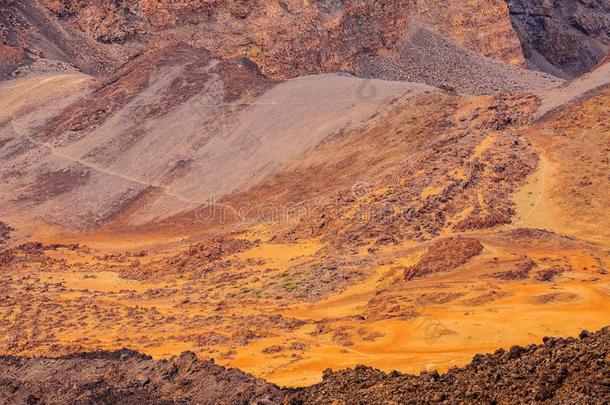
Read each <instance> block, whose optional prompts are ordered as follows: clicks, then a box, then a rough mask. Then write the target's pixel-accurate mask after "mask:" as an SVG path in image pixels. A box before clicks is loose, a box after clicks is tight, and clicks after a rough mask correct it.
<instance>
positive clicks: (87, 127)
mask: <svg viewBox="0 0 610 405" xmlns="http://www.w3.org/2000/svg"><path fill="white" fill-rule="evenodd" d="M9 3H10V4H9ZM41 4H44V6H45V7H47V9H48V10H50V11H45V9H43V8H42V5H41ZM432 6H434V7H432ZM492 6H498V7H493V8H492ZM3 7H5V8H6V10H8V12H7V13H6V14H5V15H3V18H5V19H4V20H3V31H2V32H3V33H4V34H3V35H5V36H4V38H5V42H6V43H7V44H6V46H7V47H10V48H11V49H10V52H6V53H2V55H8V56H10V58H13V56H11V55H15V52H20V50H21V51H23V52H25V53H23V54H22V55H26V59H27V60H26V59H23V60H22V62H15V63H13V60H16V59H15V58H13V59H10V61H11V62H10V63H7V64H3V67H5V69H4V70H3V72H4V73H6V77H7V78H8V77H11V79H10V80H6V81H4V82H2V83H0V107H1V108H0V179H1V181H2V188H1V189H0V215H2V224H6V225H2V227H0V238H1V240H2V242H3V245H2V246H1V247H0V273H2V274H3V277H0V313H1V314H2V322H0V352H1V353H2V354H6V355H22V356H48V355H53V356H56V355H68V354H70V353H75V352H82V351H89V350H94V349H105V350H116V349H119V348H121V347H130V348H132V349H135V350H138V351H141V352H144V353H149V354H151V355H153V356H155V357H160V358H166V357H171V356H173V355H177V354H178V353H180V352H182V351H185V350H191V351H194V352H196V353H197V355H200V356H202V357H209V356H213V357H214V358H216V359H217V361H218V362H219V363H220V364H222V365H225V366H231V367H238V368H240V369H242V370H244V371H246V372H249V373H252V374H253V375H256V376H257V377H263V378H265V379H266V380H268V381H271V382H273V383H278V384H282V385H286V386H305V385H309V384H313V383H318V382H320V377H321V373H322V370H324V369H326V368H328V367H329V366H332V367H335V368H337V367H339V368H345V367H354V366H355V365H357V364H367V365H371V366H374V367H377V368H380V369H383V370H385V371H388V372H389V371H390V370H392V369H397V370H400V371H401V372H412V373H418V372H420V371H421V370H432V369H438V370H440V371H443V370H448V369H450V368H451V367H453V366H456V365H463V364H466V363H467V362H468V360H469V359H470V358H471V357H472V355H474V354H475V353H477V352H488V351H491V350H495V349H496V348H497V347H504V348H509V347H511V346H512V345H514V344H529V343H531V342H532V341H537V340H538V339H540V338H542V337H543V336H547V335H557V336H567V335H575V334H577V333H578V332H579V331H580V330H581V329H589V330H591V329H599V328H601V327H603V326H605V325H608V324H610V317H609V314H610V312H609V311H608V309H609V307H608V305H609V302H610V300H609V299H608V297H610V288H609V285H610V284H609V282H610V278H609V277H610V276H609V275H608V266H610V257H609V252H608V246H609V243H610V235H609V234H608V229H610V223H609V222H608V221H609V219H608V215H607V213H608V210H607V196H606V194H607V189H608V186H610V184H608V181H609V179H608V176H607V173H608V172H609V170H610V167H609V165H610V161H609V159H608V142H609V141H610V139H609V134H610V129H609V128H608V122H609V119H608V117H609V113H608V111H609V108H610V104H609V102H610V101H609V100H610V90H609V88H608V85H609V82H608V80H609V79H608V78H609V77H610V75H609V74H608V69H610V64H608V63H605V64H603V63H602V64H600V66H598V67H597V68H596V69H595V70H593V71H592V72H590V73H589V74H588V75H585V76H582V77H579V78H578V79H576V80H574V81H571V82H568V83H564V82H563V81H562V80H559V79H556V78H553V77H551V76H549V75H546V74H541V73H540V72H533V71H530V70H526V69H523V68H520V67H519V66H518V65H520V64H521V63H522V61H523V60H522V59H521V54H520V50H519V47H515V46H514V45H515V43H514V39H516V38H517V36H516V34H515V33H514V31H512V30H511V29H510V24H509V20H508V11H507V9H506V7H505V6H504V3H502V2H495V1H485V2H481V1H460V2H451V4H449V5H447V3H446V2H434V1H425V2H412V3H411V2H406V3H405V2H393V1H389V2H355V1H345V2H341V1H337V2H306V3H303V2H297V1H283V2H279V1H273V0H269V1H259V2H223V1H218V2H216V1H205V2H196V3H195V2H190V1H186V2H179V3H176V2H148V1H134V2H101V1H99V2H73V1H61V2H56V1H44V2H42V3H38V2H35V1H33V0H28V1H24V2H19V3H17V2H4V3H3ZM51 13H53V14H51ZM5 16H6V17H5ZM45 19H51V20H49V21H53V23H52V24H50V25H49V27H50V28H49V30H51V31H44V30H43V28H44V27H45V26H46V25H45V24H43V23H41V21H46V20H45ZM288 22H290V23H288ZM478 23H481V24H480V25H477V24H478ZM498 26H499V27H500V28H499V29H498V28H496V27H498ZM507 27H508V28H507ZM62 30H66V31H65V32H70V30H77V31H78V32H79V33H80V34H79V35H78V36H75V37H74V38H76V39H74V38H72V39H66V38H64V37H62V36H60V33H62V32H63V31H62ZM479 32H480V33H481V34H478V33H479ZM496 33H497V35H495V34H496ZM43 34H44V35H43ZM548 35H551V36H552V35H555V34H552V32H549V33H548ZM81 40H82V41H81ZM70 41H72V42H70ZM9 42H10V43H9ZM55 42H57V44H55ZM89 43H91V44H92V45H91V46H92V48H91V49H93V50H94V51H93V52H92V54H93V56H92V57H89V56H87V55H85V54H86V52H83V53H82V54H81V53H78V52H77V54H73V53H72V51H77V50H78V49H79V47H80V48H83V47H84V45H86V44H89ZM40 44H42V45H40ZM53 44H55V45H53ZM60 45H61V46H60ZM47 48H48V49H52V50H57V49H59V50H63V51H62V52H59V51H57V52H55V51H53V52H50V51H45V49H47ZM98 50H99V52H98ZM473 50H475V51H480V52H484V53H485V54H487V55H491V56H494V57H495V59H491V58H489V57H486V56H484V55H482V54H478V53H475V52H473ZM515 50H516V51H515ZM104 52H108V54H105V53H104ZM32 55H38V56H36V57H32ZM83 55H84V56H83ZM37 58H38V59H37ZM593 59H595V58H592V59H588V60H590V61H592V60H593ZM6 60H9V59H8V58H7V59H6ZM53 60H56V61H60V62H62V64H60V65H57V64H55V65H49V64H48V63H51V62H50V61H53ZM33 61H34V62H33ZM98 61H99V62H100V64H98ZM502 61H504V62H507V61H508V62H511V63H512V64H513V66H508V65H507V64H504V63H501V62H502ZM102 62H103V63H102ZM64 63H65V64H70V66H68V65H65V64H64ZM587 63H588V62H587ZM514 65H517V66H514ZM76 68H78V69H76ZM15 69H17V70H15ZM74 69H76V70H74ZM339 70H344V71H348V72H351V73H346V72H337V71H339ZM329 71H330V72H332V73H327V72H329ZM106 72H107V74H106ZM13 73H15V74H14V75H13ZM304 73H315V74H310V75H303V74H304ZM353 74H354V75H353ZM356 75H360V76H365V77H358V76H356ZM13 76H15V77H13ZM380 78H383V79H391V80H381V79H380ZM405 80H412V81H417V82H418V83H413V82H407V81H405ZM9 237H10V238H9ZM602 336H603V334H602ZM124 354H125V353H124ZM96 356H97V358H98V359H99V360H100V362H101V363H96V366H97V365H99V366H102V367H107V362H106V360H108V359H110V360H111V362H113V367H114V366H116V367H121V366H120V365H117V364H118V363H120V362H121V361H120V356H121V355H120V354H119V355H104V354H98V355H94V356H92V357H96ZM117 356H118V357H119V360H116V357H117ZM86 357H87V356H84V357H83V356H81V357H80V358H81V360H83V363H79V364H82V365H83V367H85V366H86V364H87V361H86ZM186 357H187V360H188V361H191V360H192V361H193V362H195V361H194V359H192V356H186ZM499 357H500V356H499V355H498V358H499ZM77 358H79V357H77ZM189 359H190V360H189ZM115 360H116V361H115ZM123 360H125V362H126V363H127V364H128V365H133V366H134V367H136V366H137V367H139V366H140V365H143V367H146V366H150V367H153V361H152V360H149V359H145V358H142V357H141V356H137V355H133V354H132V353H126V354H125V355H124V356H123ZM10 361H14V362H16V364H27V363H28V361H29V360H25V359H11V360H10ZM49 361H50V360H49ZM62 361H68V362H69V361H71V360H69V359H68V360H66V359H64V360H62ZM79 361H80V360H79ZM172 361H173V362H175V361H176V360H175V359H174V360H172ZM587 361H589V360H587ZM20 362H23V363H20ZM51 363H53V361H50V363H49V364H51ZM60 363H61V361H60ZM143 363H145V364H143ZM170 363H171V362H170ZM170 363H163V364H164V365H163V366H162V367H168V369H173V367H171V364H170ZM195 363H196V362H195ZM13 364H15V363H13ZM53 364H55V365H57V364H58V363H53ZM53 364H51V366H52V367H54V366H53ZM155 364H156V363H155ZM197 364H199V366H201V367H202V368H203V370H204V373H207V371H206V370H208V369H210V368H211V370H212V372H213V373H218V374H217V375H225V372H224V371H223V370H222V369H221V368H220V367H216V366H214V367H212V366H210V365H209V364H208V363H205V364H204V365H201V364H200V363H197ZM513 365H514V364H513ZM59 366H60V367H61V366H62V365H61V364H59ZM601 366H604V367H605V365H604V364H601V365H600V367H601ZM52 367H51V368H50V369H49V370H51V371H49V370H47V371H48V372H49V373H51V372H54V369H52ZM193 367H195V366H193ZM197 367H198V366H197ZM195 368H196V367H195ZM361 371H362V370H361ZM109 373H110V374H112V373H111V372H110V371H109ZM355 373H356V374H358V372H355ZM128 374H129V375H130V376H132V377H134V378H135V379H136V380H135V382H136V383H137V382H138V381H139V380H138V378H139V374H137V375H136V374H133V373H131V372H130V373H128ZM348 374H349V373H348ZM47 375H48V374H47ZM112 375H114V376H115V377H116V375H117V374H112ZM231 375H232V376H233V377H231V378H235V379H236V380H237V381H238V382H239V383H240V384H244V386H252V385H254V386H257V387H260V388H261V390H262V391H261V392H262V394H263V395H270V396H271V397H272V398H276V397H275V396H274V395H276V394H277V395H280V397H281V396H282V395H284V394H282V393H278V392H279V391H277V390H276V388H274V387H269V386H268V385H267V384H265V383H262V382H260V381H258V382H256V381H253V379H251V378H249V377H245V376H243V375H242V374H240V373H237V372H236V373H233V374H231ZM364 375H365V377H364V378H365V379H370V380H371V381H380V380H386V379H390V380H392V379H393V378H394V377H393V376H390V377H386V376H384V375H383V374H381V373H378V372H369V371H366V372H364ZM451 375H453V374H450V376H451ZM327 376H328V373H327ZM73 377H74V378H76V377H77V376H73ZM115 377H113V378H115ZM433 377H434V376H433ZM71 378H72V377H71ZM146 378H148V379H149V382H148V383H146V382H145V381H146V380H145V379H143V380H141V381H140V382H141V383H142V385H141V387H144V388H142V389H143V390H144V391H138V393H136V394H134V395H136V396H135V397H134V398H136V399H138V400H140V399H145V398H150V397H151V396H152V395H153V394H152V393H153V391H148V390H149V389H150V390H152V389H153V386H154V385H155V384H157V383H158V384H164V382H163V381H165V380H164V379H163V377H162V376H161V375H158V374H155V375H154V376H147V377H146ZM197 378H206V377H204V376H200V377H197ZM341 378H342V377H340V378H339V379H341ZM448 378H450V379H451V378H453V377H448ZM579 378H580V377H579ZM433 379H437V378H436V377H434V378H433ZM161 380H163V381H161ZM406 380H409V378H402V377H400V379H399V381H400V384H409V383H408V382H405V381H406ZM96 381H97V380H96ZM112 381H114V380H112ZM151 381H152V382H154V384H151V383H150V382H151ZM185 381H191V380H190V377H187V379H186V380H185ZM205 381H208V380H205ZM455 381H461V380H459V379H457V380H455ZM217 382H218V381H217ZM327 382H328V381H327ZM330 382H331V387H330V388H329V389H330V391H331V392H330V393H329V391H327V390H326V388H325V386H324V385H323V386H320V387H318V388H319V389H320V391H319V392H318V394H319V395H320V397H321V398H326V397H330V396H333V395H334V394H333V395H331V394H332V390H333V389H334V388H332V385H335V384H340V381H337V380H334V382H333V380H332V379H331V381H330ZM390 382H391V381H390ZM112 383H113V384H114V382H112ZM117 384H118V383H117ZM219 384H220V385H219V386H218V393H220V394H219V395H222V393H223V392H224V390H225V388H226V385H224V384H223V383H222V382H219ZM365 384H366V383H363V386H364V385H365ZM414 384H418V383H414ZM431 384H432V382H431ZM356 385H357V384H356ZM556 385H559V382H557V384H556ZM602 385H603V384H602ZM541 386H542V385H541ZM101 387H102V388H100V389H101V390H102V391H103V392H98V391H96V393H94V394H93V395H98V394H99V395H102V397H103V398H106V397H104V395H111V394H108V390H107V388H108V386H107V385H104V384H102V385H101ZM326 387H328V386H326ZM367 387H368V386H367ZM375 387H377V385H375V386H374V387H371V389H372V390H373V391H374V389H376V388H375ZM566 387H571V386H570V385H569V384H568V385H566ZM596 387H597V386H596ZM13 388H14V386H13ZM171 388H172V389H174V388H175V387H173V386H172V387H171ZM437 388H438V389H439V390H440V391H442V390H443V389H444V388H442V387H437ZM552 388H556V386H555V385H553V387H552ZM397 390H400V388H397ZM566 390H568V389H566ZM314 391H315V390H314ZM314 391H312V392H314ZM458 391H459V390H458ZM475 391H476V392H478V391H480V390H479V389H478V388H474V387H473V392H475ZM551 391H552V390H551V389H550V388H549V391H548V392H547V394H548V395H558V396H559V397H561V395H565V397H566V398H568V397H569V398H576V397H571V396H569V395H578V394H577V393H575V390H573V389H569V390H568V391H569V392H565V393H564V392H561V389H559V390H555V391H553V393H552V394H549V393H550V392H551ZM70 392H73V391H70ZM87 392H88V391H87ZM121 392H123V391H121ZM476 392H475V393H476ZM576 392H577V391H576ZM591 392H594V391H593V388H591ZM595 392H597V391H595ZM293 393H294V392H293ZM43 394H44V392H40V391H38V392H37V393H35V394H33V395H34V396H42V395H43ZM301 394H302V395H304V397H303V398H311V399H308V400H312V401H313V400H315V398H316V397H315V396H313V397H306V395H307V394H306V393H303V392H301ZM318 394H315V395H318ZM385 394H388V395H397V398H398V395H399V394H396V393H395V392H392V393H389V392H385V391H384V392H379V393H378V394H377V393H374V392H373V393H372V394H371V395H373V396H372V397H373V398H377V397H375V395H380V396H381V395H385ZM538 394H539V393H535V394H532V395H538ZM547 394H544V393H540V395H542V396H544V395H547ZM9 395H10V394H9ZM23 395H26V392H23ZM27 395H29V393H27ZM85 395H88V394H85ZM121 395H122V394H121ZM137 395H143V396H137ZM163 395H165V394H163ZM244 395H246V397H244V398H246V399H248V398H250V397H249V396H248V395H249V394H244ZM299 395H300V394H299ZM312 395H313V394H312ZM401 395H402V394H401ZM456 395H457V394H456ZM460 395H462V394H460ZM464 395H466V394H464ZM502 395H504V394H502ZM507 395H508V394H507ZM271 397H270V398H271ZM107 398H111V397H107ZM210 398H212V397H210ZM214 398H216V397H214ZM549 398H552V396H551V397H549ZM136 399H134V401H135V400H136ZM109 400H110V399H109ZM172 400H176V399H175V398H170V399H168V401H172ZM272 400H273V399H272ZM202 401H204V399H202Z"/></svg>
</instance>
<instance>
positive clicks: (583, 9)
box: [507, 0, 610, 79]
mask: <svg viewBox="0 0 610 405" xmlns="http://www.w3.org/2000/svg"><path fill="white" fill-rule="evenodd" d="M507 3H508V6H509V8H510V16H511V20H512V23H513V26H514V28H515V31H516V32H517V34H518V35H519V39H520V41H521V43H522V45H523V55H524V56H525V58H526V60H527V63H528V66H531V67H532V68H535V69H538V70H541V71H543V72H547V73H550V74H553V75H556V76H558V77H562V78H565V79H572V78H574V77H576V76H578V75H581V74H583V73H586V72H587V71H589V70H590V69H591V68H592V67H593V66H595V64H596V63H597V62H598V61H599V60H600V59H602V58H603V57H604V56H605V55H606V54H607V53H608V52H610V2H609V1H607V0H595V1H589V0H577V1H572V0H567V1H566V0H549V1H541V0H534V1H532V0H507Z"/></svg>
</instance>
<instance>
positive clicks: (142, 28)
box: [43, 0, 524, 79]
mask: <svg viewBox="0 0 610 405" xmlns="http://www.w3.org/2000/svg"><path fill="white" fill-rule="evenodd" d="M43 3H44V5H45V6H46V7H47V8H48V9H49V10H50V11H51V12H53V13H54V14H55V15H56V16H57V17H58V18H59V19H61V20H62V21H64V23H65V24H68V25H71V26H75V27H77V28H78V29H79V30H80V31H82V32H84V33H85V34H86V35H87V36H88V37H90V38H92V39H94V40H96V41H99V42H102V43H114V44H124V45H125V46H133V43H141V42H142V41H145V42H147V43H157V42H158V41H161V42H163V41H166V40H168V39H169V40H175V39H180V40H184V41H186V40H188V41H191V42H192V43H194V44H195V45H196V46H198V47H204V48H206V49H209V50H211V51H212V52H213V54H214V55H215V56H218V57H234V56H248V57H250V58H251V59H253V60H254V61H255V62H256V63H257V64H258V65H259V66H261V69H262V71H263V73H265V74H266V75H268V76H271V77H273V78H282V79H283V78H288V77H294V76H298V75H301V74H306V73H313V72H317V73H319V72H329V71H337V70H347V71H351V70H352V68H353V60H354V58H355V57H356V56H357V55H360V54H363V53H377V52H383V51H384V50H387V49H390V48H392V46H393V45H394V44H395V43H396V42H397V41H398V40H399V39H400V38H401V37H402V36H403V34H404V32H405V29H406V22H407V20H409V19H411V18H417V19H419V20H422V21H423V22H426V23H428V24H429V25H430V26H432V27H434V29H436V30H437V31H439V32H440V33H441V34H443V35H445V36H447V37H448V38H450V39H452V40H454V41H456V42H457V43H459V44H461V45H463V46H465V47H467V48H469V49H471V50H474V51H477V52H480V53H483V54H485V55H488V56H492V57H495V58H497V59H499V60H501V61H504V62H507V63H511V64H514V65H523V63H524V60H523V57H522V54H521V49H520V46H519V41H518V38H517V36H516V35H515V33H514V31H513V30H512V27H511V25H510V21H509V19H508V9H507V7H506V4H505V3H504V2H503V1H502V0H463V1H458V2H445V1H440V0H427V1H424V2H421V1H414V0H409V1H397V0H393V1H385V2H377V1H353V0H332V1H331V0H316V1H311V2H301V1H296V0H288V1H278V0H256V1H235V2H226V1H219V0H205V1H182V2H171V1H167V0H162V1H150V0H139V1H132V2H108V1H101V0H97V1H91V2H80V1H74V0H66V1H61V2H60V1H57V0H43Z"/></svg>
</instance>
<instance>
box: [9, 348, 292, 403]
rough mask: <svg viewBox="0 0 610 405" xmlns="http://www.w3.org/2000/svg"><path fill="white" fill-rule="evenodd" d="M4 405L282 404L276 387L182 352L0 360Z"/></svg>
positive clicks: (114, 353)
mask: <svg viewBox="0 0 610 405" xmlns="http://www.w3.org/2000/svg"><path fill="white" fill-rule="evenodd" d="M0 364H1V366H0V367H1V368H2V375H1V376H0V402H2V403H13V404H47V403H54V404H70V403H88V404H116V403H121V404H133V405H135V404H142V403H146V404H156V405H161V404H163V405H167V404H280V403H282V402H283V398H284V396H285V394H284V393H283V392H282V391H280V389H279V388H277V387H276V386H274V385H272V384H269V383H266V382H265V381H263V380H260V379H257V378H254V377H253V376H251V375H248V374H245V373H243V372H241V371H239V370H234V369H226V368H224V367H221V366H218V365H216V364H214V362H213V361H201V360H197V357H196V356H195V355H194V354H193V353H188V352H187V353H183V354H182V355H181V356H178V357H174V358H172V359H170V360H167V361H154V360H153V359H152V358H151V357H149V356H144V355H142V354H139V353H136V352H133V351H131V350H120V351H117V352H111V353H108V352H93V353H83V354H74V355H70V356H66V357H61V358H57V359H51V358H46V359H45V358H38V359H33V358H32V359H27V358H19V357H2V358H0Z"/></svg>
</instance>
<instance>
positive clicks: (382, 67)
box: [356, 21, 563, 95]
mask: <svg viewBox="0 0 610 405" xmlns="http://www.w3.org/2000/svg"><path fill="white" fill-rule="evenodd" d="M356 74H357V75H358V76H361V77H368V78H378V79H384V80H393V81H407V82H418V83H426V84H429V85H431V86H435V87H439V88H442V89H446V90H452V91H456V92H459V93H466V94H476V95H482V94H490V93H495V92H522V91H523V92H527V91H537V90H541V89H544V88H549V87H556V86H559V85H561V84H562V83H563V81H562V80H560V79H558V78H556V77H553V76H551V75H548V74H545V73H542V72H538V71H533V70H526V69H521V68H518V67H515V66H511V65H508V64H504V63H501V62H498V61H497V60H495V59H492V58H489V57H486V56H484V55H481V54H479V53H477V52H473V51H471V50H468V49H466V48H464V47H461V46H459V45H457V44H456V43H454V42H452V41H449V40H447V39H446V38H444V37H443V36H442V35H440V34H438V33H436V32H434V31H433V30H431V29H429V28H427V27H426V26H425V25H423V24H421V23H419V22H416V21H411V22H410V24H409V29H408V32H407V35H405V37H404V38H403V39H402V40H401V41H399V42H398V43H397V44H396V47H395V49H394V52H393V53H392V54H390V55H383V56H382V55H379V54H374V55H373V54H368V55H367V54H363V55H361V56H360V57H359V59H358V61H357V65H356Z"/></svg>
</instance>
